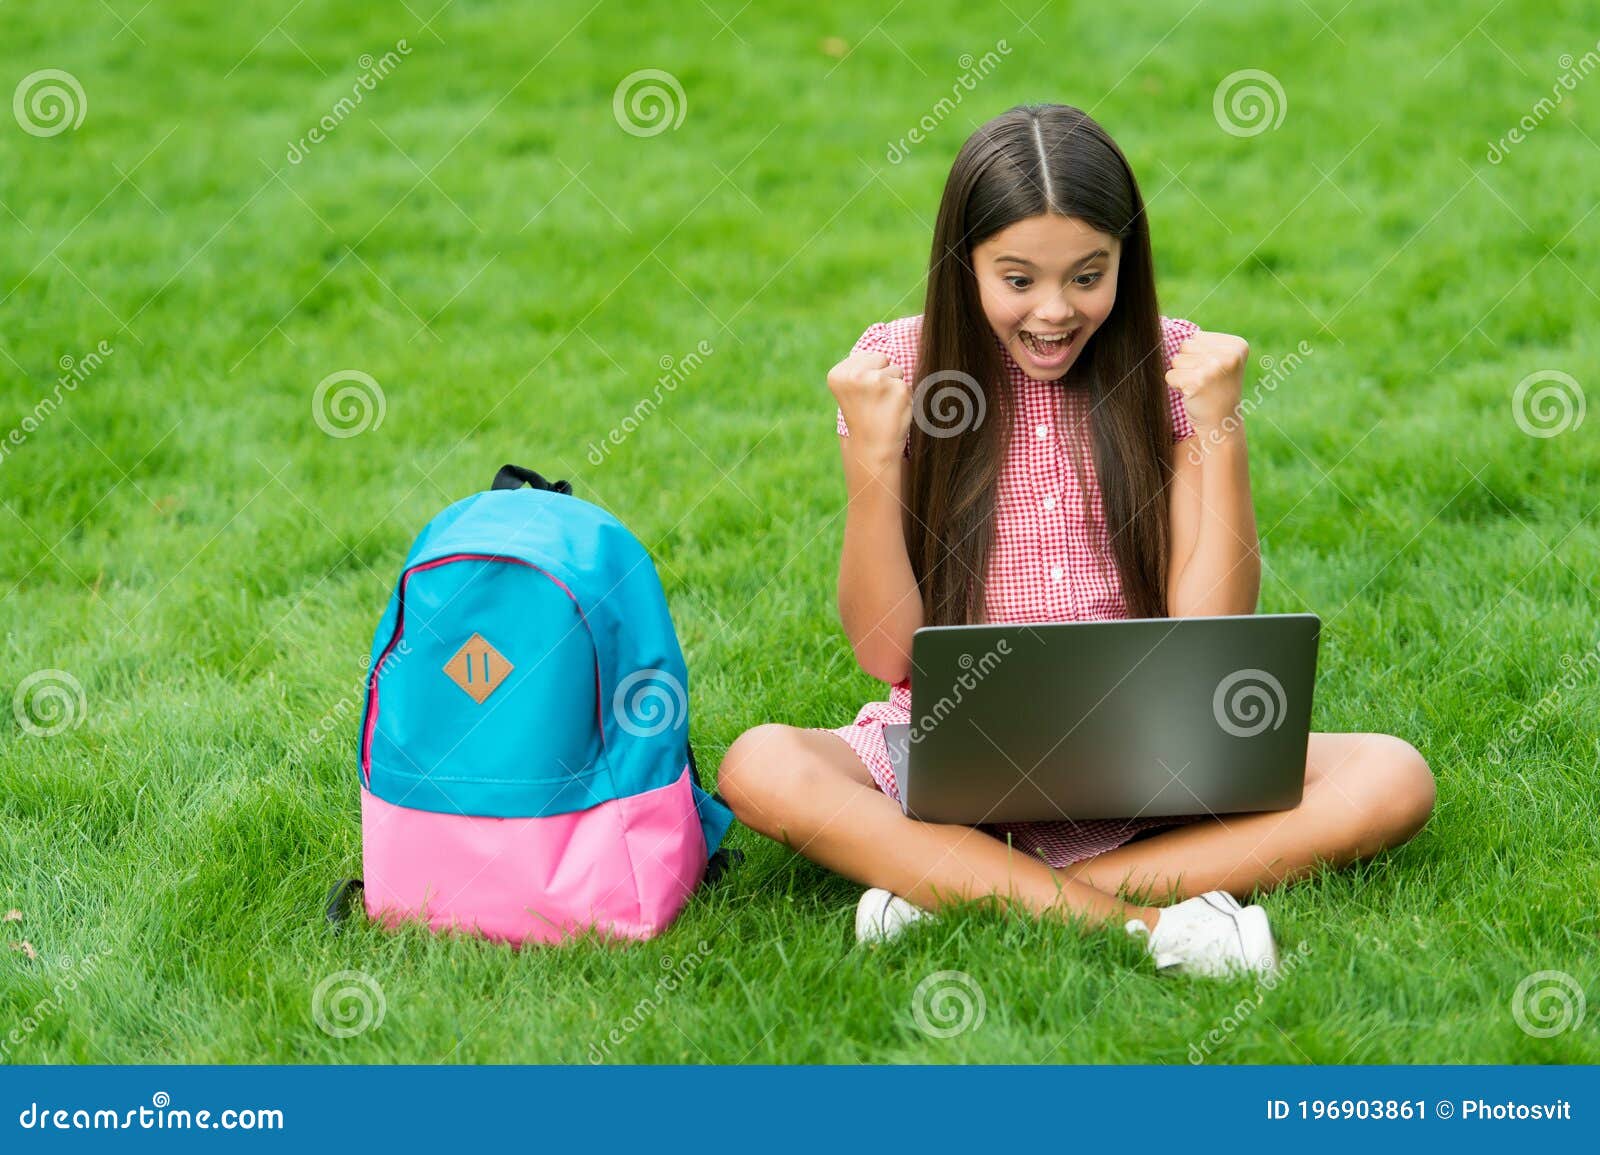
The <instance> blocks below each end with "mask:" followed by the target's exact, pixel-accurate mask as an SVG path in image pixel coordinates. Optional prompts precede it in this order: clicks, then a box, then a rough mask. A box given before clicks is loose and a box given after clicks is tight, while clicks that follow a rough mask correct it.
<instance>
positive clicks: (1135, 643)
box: [885, 614, 1321, 825]
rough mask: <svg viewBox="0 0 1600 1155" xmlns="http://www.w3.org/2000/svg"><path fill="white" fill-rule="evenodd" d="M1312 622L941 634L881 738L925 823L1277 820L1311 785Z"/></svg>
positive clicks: (928, 636) (920, 649)
mask: <svg viewBox="0 0 1600 1155" xmlns="http://www.w3.org/2000/svg"><path fill="white" fill-rule="evenodd" d="M1320 631H1321V620H1320V619H1319V618H1318V617H1317V616H1316V615H1315V614H1248V615H1239V616H1232V617H1205V618H1136V619H1126V620H1114V621H1098V622H1051V623H1037V624H1026V625H1014V624H998V625H974V626H935V627H924V628H923V629H920V630H918V631H917V633H916V635H915V638H914V640H913V643H912V665H913V674H912V692H911V707H912V720H911V724H910V725H909V726H903V727H896V726H887V727H885V735H886V737H888V738H889V747H890V761H891V764H892V765H893V766H894V770H895V776H896V779H897V781H898V782H899V784H900V793H901V805H902V807H903V809H904V810H905V812H906V813H907V814H908V815H911V816H913V817H916V818H921V819H924V820H927V821H934V822H960V823H964V824H967V825H973V824H976V823H979V822H1016V821H1040V820H1045V819H1061V818H1129V817H1160V816H1167V815H1179V814H1200V813H1216V814H1225V813H1231V812H1239V811H1249V810H1278V809H1287V808H1289V807H1292V806H1295V805H1298V804H1299V801H1300V797H1301V794H1302V791H1303V789H1304V784H1305V766H1306V745H1307V739H1308V738H1309V735H1310V723H1311V700H1312V691H1313V689H1314V685H1315V679H1316V661H1317V643H1318V638H1319V636H1320Z"/></svg>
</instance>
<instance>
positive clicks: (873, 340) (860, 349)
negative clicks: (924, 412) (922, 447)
mask: <svg viewBox="0 0 1600 1155" xmlns="http://www.w3.org/2000/svg"><path fill="white" fill-rule="evenodd" d="M897 351H898V350H897V348H896V346H895V345H894V343H893V341H892V339H891V335H890V332H889V326H888V325H887V324H885V323H884V322H882V321H879V322H877V323H876V324H872V325H868V326H867V331H866V332H864V333H862V334H861V336H860V337H859V338H858V339H857V340H856V343H855V345H854V346H852V347H851V349H850V353H851V355H854V354H856V353H881V354H883V355H884V356H885V357H887V358H889V361H890V363H891V364H900V363H901V362H900V358H898V357H897V356H896V354H897ZM834 409H835V411H836V414H837V416H836V417H835V419H834V429H835V430H836V431H837V432H838V434H839V436H840V437H849V436H850V427H849V426H848V425H846V424H845V420H844V410H843V409H840V408H839V407H838V406H835V407H834ZM902 456H904V457H910V456H911V436H910V435H909V434H907V435H906V447H905V452H904V453H903V454H902Z"/></svg>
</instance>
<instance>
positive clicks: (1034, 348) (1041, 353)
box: [1019, 329, 1078, 365]
mask: <svg viewBox="0 0 1600 1155" xmlns="http://www.w3.org/2000/svg"><path fill="white" fill-rule="evenodd" d="M1019 335H1020V337H1021V339H1022V344H1023V347H1024V348H1026V349H1027V350H1028V352H1029V353H1031V354H1032V355H1033V357H1034V358H1035V359H1036V360H1038V361H1039V362H1041V363H1043V364H1047V365H1048V364H1051V363H1052V362H1055V361H1059V360H1061V358H1062V357H1063V356H1065V354H1066V352H1067V350H1068V349H1070V348H1071V347H1072V343H1073V342H1074V341H1076V340H1077V339H1078V330H1077V329H1068V330H1065V331H1063V332H1059V333H1052V334H1048V335H1045V334H1040V333H1033V332H1030V331H1029V330H1027V329H1022V330H1020V332H1019Z"/></svg>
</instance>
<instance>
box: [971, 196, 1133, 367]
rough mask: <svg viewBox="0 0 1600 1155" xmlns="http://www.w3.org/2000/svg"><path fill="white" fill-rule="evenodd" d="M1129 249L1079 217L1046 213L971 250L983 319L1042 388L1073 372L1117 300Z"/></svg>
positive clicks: (1002, 232)
mask: <svg viewBox="0 0 1600 1155" xmlns="http://www.w3.org/2000/svg"><path fill="white" fill-rule="evenodd" d="M1121 248H1122V242H1121V241H1119V240H1118V239H1117V238H1116V237H1113V236H1112V235H1111V234H1110V233H1103V232H1101V231H1100V230H1099V229H1096V228H1095V227H1094V226H1092V225H1090V224H1089V223H1088V222H1086V221H1082V220H1079V219H1078V218H1077V217H1063V216H1057V215H1056V214H1054V213H1043V214H1041V215H1039V216H1036V217H1027V218H1025V219H1023V220H1020V221H1017V222H1015V223H1013V224H1011V225H1008V226H1007V227H1006V228H1003V229H1001V230H1000V231H999V232H998V233H995V234H994V235H993V236H992V237H990V238H989V239H988V240H986V241H984V242H983V243H981V244H979V245H975V246H974V247H973V250H972V270H973V273H974V274H975V275H976V276H977V278H978V294H979V296H980V297H981V298H982V301H983V311H984V315H985V316H987V317H988V319H989V325H990V327H991V328H993V329H994V332H995V335H996V336H997V337H999V338H1000V340H1001V341H1003V342H1004V343H1005V347H1006V351H1007V352H1009V353H1010V354H1011V356H1012V357H1013V358H1014V359H1015V360H1016V362H1017V364H1018V365H1020V366H1021V367H1022V371H1023V372H1024V373H1026V374H1027V375H1028V376H1029V377H1031V378H1033V380H1035V381H1055V380H1057V379H1059V378H1060V377H1061V376H1062V374H1064V373H1066V371H1067V370H1068V369H1070V368H1072V363H1073V362H1074V361H1076V360H1077V359H1078V354H1079V353H1081V352H1082V351H1083V347H1084V345H1085V344H1087V343H1088V340H1089V338H1090V337H1092V336H1093V335H1094V331H1095V330H1096V329H1098V328H1099V327H1100V325H1101V323H1102V322H1103V321H1104V320H1105V319H1106V317H1108V316H1109V315H1110V313H1111V306H1112V305H1113V304H1114V303H1115V302H1116V299H1117V260H1118V257H1119V255H1120V253H1121Z"/></svg>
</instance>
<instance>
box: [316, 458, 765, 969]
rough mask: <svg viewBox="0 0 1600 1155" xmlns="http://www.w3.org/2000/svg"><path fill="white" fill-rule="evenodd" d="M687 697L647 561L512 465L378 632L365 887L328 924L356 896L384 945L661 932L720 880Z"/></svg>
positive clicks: (717, 822)
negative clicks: (396, 935)
mask: <svg viewBox="0 0 1600 1155" xmlns="http://www.w3.org/2000/svg"><path fill="white" fill-rule="evenodd" d="M524 483H527V484H528V486H530V488H523V484H524ZM688 688H689V687H688V670H687V669H686V667H685V665H684V660H683V654H682V651H681V650H680V649H679V647H678V638H677V634H676V633H675V632H674V630H673V628H672V619H671V617H670V616H669V614H668V611H667V602H666V597H665V595H664V594H663V593H662V589H661V582H660V580H659V578H658V577H657V576H656V570H655V566H654V565H653V564H652V563H651V561H650V556H649V554H648V553H647V552H646V551H645V548H644V546H643V545H641V544H640V543H639V541H638V539H637V538H635V537H634V536H633V534H631V533H629V532H628V530H627V529H625V528H624V527H623V525H622V523H621V522H619V521H618V520H617V519H616V518H614V517H613V516H612V515H611V514H609V513H607V512H606V511H604V510H602V509H600V508H599V507H598V506H595V505H591V504H590V503H588V502H586V501H581V500H579V499H578V498H576V497H573V496H572V487H571V485H569V484H568V483H567V482H565V481H559V482H548V481H546V480H545V479H544V478H543V477H541V476H540V475H539V474H538V473H535V472H533V471H532V470H527V469H522V468H519V467H517V466H512V465H507V466H506V467H504V468H503V469H501V470H500V472H499V474H498V475H497V476H496V477H495V480H494V486H493V488H492V489H490V490H488V491H486V492H483V493H478V494H475V495H473V496H472V497H468V498H466V499H464V500H462V501H458V502H456V503H455V504H454V505H451V506H450V507H449V508H447V509H445V510H444V511H443V512H442V513H440V514H439V515H438V516H437V517H435V518H434V519H433V520H432V521H431V522H429V523H428V525H427V526H426V527H425V528H424V529H423V530H422V532H421V533H420V534H419V535H418V536H417V539H416V541H415V543H414V544H413V545H412V547H411V552H410V554H409V555H408V556H407V557H406V561H405V566H404V568H403V570H402V571H401V574H400V578H399V581H398V582H397V584H396V586H395V589H394V593H393V595H392V596H391V597H390V599H389V605H388V608H387V609H386V610H385V611H384V614H383V617H382V619H381V620H380V621H379V623H378V628H377V632H376V634H375V635H374V637H373V642H372V657H371V666H370V668H369V672H368V675H367V684H366V707H365V710H364V711H363V715H362V723H361V733H360V744H359V751H358V769H359V774H360V780H361V837H362V860H363V868H364V875H365V879H364V883H363V882H362V881H360V880H347V881H346V882H345V883H341V884H339V885H337V886H335V888H334V892H333V894H332V895H330V899H329V907H328V916H329V918H330V920H331V921H337V920H338V918H339V917H340V914H339V912H340V909H341V908H342V906H343V905H344V904H345V903H346V902H348V901H349V900H350V899H351V897H352V896H353V895H354V894H355V893H356V892H357V891H358V890H360V891H362V892H364V900H365V907H366V911H367V914H368V915H369V916H371V917H372V918H374V919H377V920H379V921H381V922H383V923H385V924H387V925H390V926H394V925H396V924H398V923H400V922H402V921H406V920H421V921H424V922H426V923H427V924H428V926H430V927H431V928H432V929H434V930H436V931H442V930H448V929H457V930H465V931H471V932H475V933H477V934H480V935H482V936H484V937H486V938H489V939H493V940H497V941H503V942H510V943H514V944H521V943H525V942H539V943H553V942H560V941H563V940H565V939H568V938H570V937H572V936H574V935H578V934H582V933H584V932H587V931H594V932H597V933H598V934H600V935H602V936H606V937H616V938H625V939H647V938H651V937H653V936H655V935H656V934H658V933H660V932H661V931H662V930H663V929H665V928H666V927H667V925H668V924H670V923H671V922H672V920H673V919H674V918H676V917H677V915H678V913H679V911H681V910H682V909H683V906H684V904H685V903H686V902H687V901H688V899H689V896H690V894H691V893H692V892H693V891H694V890H695V888H696V887H697V886H698V885H699V884H700V883H701V882H702V881H704V880H707V879H708V878H714V877H715V876H716V875H719V874H720V873H721V872H722V870H723V868H725V867H726V866H727V865H728V864H729V862H730V856H729V852H728V851H726V850H719V849H718V848H719V844H720V843H721V841H722V839H723V837H724V835H725V834H726V833H727V830H728V827H729V825H730V824H731V822H732V821H733V813H732V811H731V810H729V808H728V807H727V805H726V804H725V803H724V802H723V801H722V799H721V797H720V796H717V795H711V794H707V793H706V792H705V791H704V790H703V789H702V788H701V785H700V780H699V772H698V769H697V767H696V766H695V761H694V751H693V750H692V749H691V748H690V746H689V698H688ZM733 853H734V855H737V854H738V852H736V851H735V852H733ZM741 857H742V856H741Z"/></svg>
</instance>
